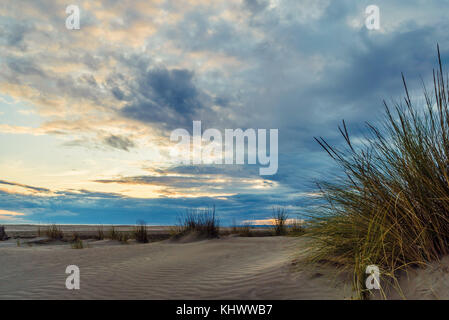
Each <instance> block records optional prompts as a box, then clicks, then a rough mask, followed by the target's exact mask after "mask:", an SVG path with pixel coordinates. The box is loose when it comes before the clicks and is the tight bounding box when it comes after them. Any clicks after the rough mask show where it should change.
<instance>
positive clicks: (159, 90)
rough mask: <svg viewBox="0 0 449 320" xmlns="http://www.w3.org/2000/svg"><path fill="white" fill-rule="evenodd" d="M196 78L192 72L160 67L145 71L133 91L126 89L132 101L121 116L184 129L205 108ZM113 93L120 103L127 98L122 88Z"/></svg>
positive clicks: (140, 75)
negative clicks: (198, 111)
mask: <svg viewBox="0 0 449 320" xmlns="http://www.w3.org/2000/svg"><path fill="white" fill-rule="evenodd" d="M193 79H194V74H193V72H191V71H189V70H186V69H173V70H167V69H165V68H157V69H150V70H148V71H146V72H143V73H142V74H139V75H138V79H137V81H136V83H135V84H133V86H132V87H131V88H126V89H125V90H126V91H130V94H129V95H130V96H131V97H132V98H129V99H131V101H130V102H129V103H128V104H127V105H126V106H125V107H124V108H123V109H121V113H122V114H123V115H124V116H126V117H129V118H132V119H135V120H139V121H143V122H148V123H153V124H154V123H156V124H159V125H166V126H168V127H170V128H174V127H176V126H185V125H186V124H188V123H189V122H191V121H192V119H193V116H194V115H195V113H196V111H197V110H199V109H201V108H203V107H204V106H203V102H202V100H201V93H200V91H199V90H198V89H197V87H196V86H195V84H194V82H193ZM113 90H114V92H115V93H114V95H115V96H116V97H117V98H118V99H119V100H123V99H125V98H124V93H123V91H122V89H119V88H114V89H113Z"/></svg>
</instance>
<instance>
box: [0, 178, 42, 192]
mask: <svg viewBox="0 0 449 320" xmlns="http://www.w3.org/2000/svg"><path fill="white" fill-rule="evenodd" d="M0 184H3V185H9V186H15V187H21V188H24V189H27V190H31V191H34V192H44V193H48V192H50V190H49V189H47V188H41V187H33V186H29V185H26V184H21V183H16V182H9V181H5V180H0Z"/></svg>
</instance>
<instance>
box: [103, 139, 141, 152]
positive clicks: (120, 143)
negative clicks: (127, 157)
mask: <svg viewBox="0 0 449 320" xmlns="http://www.w3.org/2000/svg"><path fill="white" fill-rule="evenodd" d="M103 142H104V144H106V145H107V146H109V147H112V148H115V149H120V150H124V151H129V149H130V148H133V147H135V144H134V142H133V141H132V140H130V139H129V138H127V137H122V136H118V135H110V136H108V137H106V138H104V139H103Z"/></svg>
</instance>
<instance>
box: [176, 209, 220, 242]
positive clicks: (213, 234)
mask: <svg viewBox="0 0 449 320" xmlns="http://www.w3.org/2000/svg"><path fill="white" fill-rule="evenodd" d="M219 231H220V228H219V220H218V218H217V217H216V215H215V206H213V207H212V208H201V209H189V210H187V211H186V213H185V214H184V215H181V216H180V217H178V225H177V226H176V228H175V229H174V230H173V231H172V233H173V235H174V236H175V237H180V236H183V235H186V234H189V233H196V234H197V235H199V236H203V237H207V238H217V237H218V236H219Z"/></svg>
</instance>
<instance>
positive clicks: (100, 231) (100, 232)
mask: <svg viewBox="0 0 449 320" xmlns="http://www.w3.org/2000/svg"><path fill="white" fill-rule="evenodd" d="M103 239H104V230H103V226H98V228H97V240H103Z"/></svg>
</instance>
